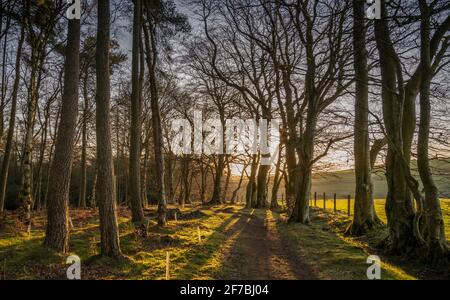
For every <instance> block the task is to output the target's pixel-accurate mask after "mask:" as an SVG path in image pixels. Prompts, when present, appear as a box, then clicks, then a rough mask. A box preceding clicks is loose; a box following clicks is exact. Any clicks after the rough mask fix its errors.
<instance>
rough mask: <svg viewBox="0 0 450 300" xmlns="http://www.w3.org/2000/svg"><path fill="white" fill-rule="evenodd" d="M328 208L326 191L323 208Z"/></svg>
mask: <svg viewBox="0 0 450 300" xmlns="http://www.w3.org/2000/svg"><path fill="white" fill-rule="evenodd" d="M326 208H327V195H326V194H325V192H324V193H323V209H324V210H325V209H326Z"/></svg>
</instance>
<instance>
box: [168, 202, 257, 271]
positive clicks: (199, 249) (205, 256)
mask: <svg viewBox="0 0 450 300" xmlns="http://www.w3.org/2000/svg"><path fill="white" fill-rule="evenodd" d="M247 216H248V214H247V213H246V212H245V211H244V210H240V211H239V212H238V213H234V215H233V216H230V217H229V218H228V219H226V220H225V221H224V222H223V223H222V224H221V225H220V226H219V227H217V228H216V229H215V232H214V233H213V234H211V235H210V236H209V237H208V238H206V239H204V240H203V241H202V242H201V243H200V244H198V245H197V246H194V247H193V249H192V250H191V251H190V252H189V253H187V255H186V262H185V263H184V264H183V265H182V266H181V267H180V268H178V272H177V273H178V274H181V275H183V278H179V279H192V278H193V277H194V276H195V275H202V274H198V272H199V271H200V269H201V268H202V267H203V266H205V265H206V264H207V263H208V261H209V260H210V259H212V257H213V256H214V255H215V254H216V253H217V251H218V250H219V249H220V248H221V247H223V246H224V245H225V244H226V243H227V242H228V241H229V239H230V238H232V236H233V235H234V234H235V233H236V232H237V231H238V230H239V228H242V225H241V224H242V223H243V222H245V220H244V219H245V218H246V217H247ZM236 219H237V221H236ZM233 221H236V223H235V224H233V225H231V226H230V224H231V223H232V222H233ZM184 277H185V278H184Z"/></svg>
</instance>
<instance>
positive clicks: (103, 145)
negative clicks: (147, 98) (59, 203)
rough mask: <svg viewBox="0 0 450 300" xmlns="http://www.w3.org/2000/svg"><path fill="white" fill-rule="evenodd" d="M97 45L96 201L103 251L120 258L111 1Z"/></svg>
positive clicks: (102, 11) (103, 9) (101, 6)
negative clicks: (113, 143) (113, 140)
mask: <svg viewBox="0 0 450 300" xmlns="http://www.w3.org/2000/svg"><path fill="white" fill-rule="evenodd" d="M97 5H98V6H97V7H98V16H97V18H98V23H97V48H96V55H95V57H96V81H97V94H96V105H97V109H96V133H97V182H96V195H95V201H96V202H97V203H98V207H99V218H100V236H101V243H100V248H101V254H102V255H104V256H108V257H112V258H121V257H122V251H121V250H120V243H119V226H118V223H117V216H116V202H115V199H116V198H115V193H116V191H115V185H114V169H113V159H112V147H111V127H110V124H111V122H110V102H111V94H110V93H111V92H110V61H109V47H110V28H109V26H110V1H109V0H104V1H98V4H97Z"/></svg>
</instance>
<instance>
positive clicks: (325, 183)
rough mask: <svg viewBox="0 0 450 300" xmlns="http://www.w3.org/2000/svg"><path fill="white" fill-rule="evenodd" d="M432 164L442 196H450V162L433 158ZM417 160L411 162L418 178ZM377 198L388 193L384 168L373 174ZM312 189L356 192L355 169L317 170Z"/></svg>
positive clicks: (344, 194)
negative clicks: (324, 171)
mask: <svg viewBox="0 0 450 300" xmlns="http://www.w3.org/2000/svg"><path fill="white" fill-rule="evenodd" d="M430 165H431V168H432V172H433V175H434V180H435V183H436V185H437V187H438V189H439V191H440V194H441V197H442V198H450V184H449V183H450V162H448V161H446V160H431V161H430ZM416 169H417V168H416V162H415V161H412V162H411V171H412V174H413V175H414V176H415V177H416V178H418V177H419V176H418V173H417V170H416ZM372 181H373V185H374V195H375V198H384V197H386V193H387V186H386V178H385V175H384V170H383V169H381V168H379V167H378V168H376V169H375V170H374V174H373V175H372ZM312 191H313V192H317V194H318V195H322V193H324V192H325V193H327V194H328V195H332V194H334V193H336V194H337V195H338V197H346V196H347V195H354V194H355V173H354V171H353V170H342V171H335V172H326V173H323V172H317V173H315V174H314V175H313V181H312ZM320 197H321V196H320Z"/></svg>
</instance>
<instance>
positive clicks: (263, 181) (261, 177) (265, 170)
mask: <svg viewBox="0 0 450 300" xmlns="http://www.w3.org/2000/svg"><path fill="white" fill-rule="evenodd" d="M263 156H264V155H263ZM269 171H270V165H263V164H260V165H259V169H258V176H257V180H256V194H257V196H256V197H257V198H256V208H264V207H266V205H267V176H268V174H269Z"/></svg>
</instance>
